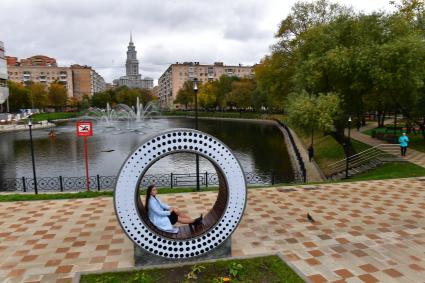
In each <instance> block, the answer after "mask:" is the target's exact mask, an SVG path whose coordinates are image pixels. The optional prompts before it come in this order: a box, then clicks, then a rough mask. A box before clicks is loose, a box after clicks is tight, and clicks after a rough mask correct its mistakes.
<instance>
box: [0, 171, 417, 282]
mask: <svg viewBox="0 0 425 283" xmlns="http://www.w3.org/2000/svg"><path fill="white" fill-rule="evenodd" d="M215 198H216V193H214V192H201V193H185V194H175V195H163V196H162V199H163V200H165V201H166V202H168V203H169V204H171V205H172V206H176V207H180V208H182V209H184V210H186V211H188V212H190V214H191V215H193V216H197V215H199V213H201V212H204V213H205V212H206V211H207V209H208V208H209V207H211V206H212V203H213V201H214V200H215ZM189 208H190V209H189ZM307 212H310V213H311V215H312V216H313V218H314V219H315V220H316V222H315V223H310V222H308V221H307V220H306V213H307ZM0 225H1V227H2V229H1V232H0V282H70V281H71V279H72V277H73V276H74V275H75V273H76V272H84V271H94V270H105V271H106V270H114V269H116V268H123V267H132V266H133V250H132V244H131V243H130V241H129V240H128V239H127V238H126V236H125V235H124V234H123V232H122V231H121V228H120V227H119V225H118V223H117V221H116V219H115V214H114V209H113V201H112V198H110V197H101V198H91V199H72V200H56V201H27V202H5V203H0ZM232 250H233V251H232V253H233V256H243V255H255V254H265V253H275V252H281V253H282V254H283V255H284V256H285V257H286V258H287V259H288V261H289V262H290V263H292V265H294V266H296V267H297V268H298V269H299V270H300V271H301V272H302V273H303V274H304V275H305V276H306V277H307V278H309V280H310V281H311V282H327V281H329V282H425V178H422V179H421V178H411V179H400V180H387V181H369V182H356V183H339V184H324V185H316V186H311V185H310V186H293V187H278V188H267V189H250V190H249V193H248V204H247V207H246V211H245V215H244V217H243V219H242V223H241V224H240V226H239V227H238V229H237V230H236V232H235V233H234V234H233V237H232Z"/></svg>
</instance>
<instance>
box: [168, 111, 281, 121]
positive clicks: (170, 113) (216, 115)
mask: <svg viewBox="0 0 425 283" xmlns="http://www.w3.org/2000/svg"><path fill="white" fill-rule="evenodd" d="M161 114H162V115H164V116H190V117H193V116H195V112H194V111H167V112H161ZM198 117H213V118H242V119H266V120H270V119H282V117H283V115H282V114H268V113H256V112H220V111H215V112H204V111H199V112H198Z"/></svg>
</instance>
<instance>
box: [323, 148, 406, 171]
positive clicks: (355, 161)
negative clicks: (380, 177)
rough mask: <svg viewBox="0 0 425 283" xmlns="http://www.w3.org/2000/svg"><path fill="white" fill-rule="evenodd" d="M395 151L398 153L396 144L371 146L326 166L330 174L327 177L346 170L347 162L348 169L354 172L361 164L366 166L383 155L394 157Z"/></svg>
mask: <svg viewBox="0 0 425 283" xmlns="http://www.w3.org/2000/svg"><path fill="white" fill-rule="evenodd" d="M396 147H397V149H396ZM396 150H397V152H398V144H379V145H376V146H373V147H371V148H368V149H366V150H364V151H362V152H359V153H356V154H354V155H351V156H348V157H346V158H344V159H342V160H339V161H337V162H335V163H332V164H330V165H328V166H327V167H328V171H330V172H331V173H330V174H328V176H332V175H335V174H337V173H339V172H341V171H344V170H346V169H347V167H346V166H347V162H348V167H349V169H350V170H355V168H357V167H359V166H361V165H362V164H366V163H367V162H370V161H371V160H374V159H378V158H379V157H381V156H383V155H391V156H396V155H397V152H396ZM356 171H358V170H356ZM358 172H359V171H358Z"/></svg>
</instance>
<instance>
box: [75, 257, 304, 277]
mask: <svg viewBox="0 0 425 283" xmlns="http://www.w3.org/2000/svg"><path fill="white" fill-rule="evenodd" d="M229 279H230V280H229ZM227 280H228V281H230V282H246V283H250V282H252V283H254V282H255V283H257V282H276V283H277V282H291V283H297V282H304V280H302V279H301V278H300V277H299V276H298V275H297V274H296V273H295V272H294V271H292V270H291V269H290V268H289V267H288V266H287V265H286V264H285V263H284V262H283V261H282V260H281V259H280V258H279V257H278V256H267V257H257V258H250V259H240V260H220V261H216V262H209V263H202V262H200V263H198V264H196V265H194V266H180V267H174V268H165V269H145V270H139V271H134V272H109V273H103V274H89V275H82V276H81V281H80V282H81V283H98V282H103V283H121V282H140V283H141V282H143V283H148V282H149V283H150V282H170V283H171V282H179V283H180V282H188V283H189V282H197V283H202V282H208V283H214V282H217V283H218V282H228V281H227Z"/></svg>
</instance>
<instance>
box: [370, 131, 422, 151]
mask: <svg viewBox="0 0 425 283" xmlns="http://www.w3.org/2000/svg"><path fill="white" fill-rule="evenodd" d="M373 131H375V132H377V133H385V128H375V129H370V130H367V131H364V132H363V133H364V134H366V135H369V136H372V132H373ZM402 132H404V131H402V130H396V135H397V136H400V135H401V133H402ZM387 133H388V134H391V135H392V134H393V133H394V131H393V130H389V131H387ZM408 136H409V139H410V143H409V147H410V148H413V149H415V150H417V151H421V152H424V153H425V139H424V138H423V137H422V135H421V134H420V133H417V135H415V134H413V133H411V134H409V135H408ZM408 151H409V150H408Z"/></svg>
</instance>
